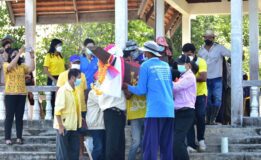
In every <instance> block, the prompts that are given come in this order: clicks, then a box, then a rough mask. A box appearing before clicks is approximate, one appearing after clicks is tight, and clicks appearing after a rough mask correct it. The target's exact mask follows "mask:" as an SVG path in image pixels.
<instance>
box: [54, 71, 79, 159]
mask: <svg viewBox="0 0 261 160" xmlns="http://www.w3.org/2000/svg"><path fill="white" fill-rule="evenodd" d="M80 84H81V72H80V71H79V70H78V69H71V70H70V71H69V73H68V81H67V82H66V84H65V85H63V86H62V87H61V88H59V90H58V92H57V95H56V100H55V111H54V114H55V117H54V128H55V129H57V134H56V160H65V159H70V160H71V159H75V160H76V159H77V160H78V159H79V145H80V144H79V143H80V142H79V135H78V132H77V130H78V129H79V128H81V127H82V116H81V112H82V106H81V105H82V104H81V102H80V96H79V91H78V88H77V86H79V85H80Z"/></svg>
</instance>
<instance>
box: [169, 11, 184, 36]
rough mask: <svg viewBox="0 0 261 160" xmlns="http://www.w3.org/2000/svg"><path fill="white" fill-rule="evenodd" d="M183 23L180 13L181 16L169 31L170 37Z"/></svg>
mask: <svg viewBox="0 0 261 160" xmlns="http://www.w3.org/2000/svg"><path fill="white" fill-rule="evenodd" d="M181 23H182V16H181V15H180V16H179V18H178V19H177V21H176V22H175V24H174V26H173V27H172V28H171V30H170V31H169V33H170V37H172V36H173V35H174V34H175V33H176V31H177V29H178V28H179V26H180V25H181Z"/></svg>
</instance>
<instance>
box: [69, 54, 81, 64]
mask: <svg viewBox="0 0 261 160" xmlns="http://www.w3.org/2000/svg"><path fill="white" fill-rule="evenodd" d="M69 61H70V62H72V63H73V62H77V61H79V62H80V61H81V60H80V57H79V56H78V55H72V56H71V57H70V59H69Z"/></svg>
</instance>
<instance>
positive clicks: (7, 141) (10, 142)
mask: <svg viewBox="0 0 261 160" xmlns="http://www.w3.org/2000/svg"><path fill="white" fill-rule="evenodd" d="M5 144H6V145H9V146H10V145H12V144H13V143H12V141H11V140H10V139H8V140H6V141H5Z"/></svg>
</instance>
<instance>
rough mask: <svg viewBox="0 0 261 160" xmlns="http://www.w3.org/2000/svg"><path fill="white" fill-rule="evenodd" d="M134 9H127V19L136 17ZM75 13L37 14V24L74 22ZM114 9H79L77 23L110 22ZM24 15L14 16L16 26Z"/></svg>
mask: <svg viewBox="0 0 261 160" xmlns="http://www.w3.org/2000/svg"><path fill="white" fill-rule="evenodd" d="M137 11H138V9H136V10H134V9H133V10H129V11H128V19H129V20H135V19H138V17H137ZM74 17H75V14H74V12H72V13H71V14H69V13H68V14H65V13H64V14H59V15H38V17H37V24H64V23H75V18H74ZM114 17H115V11H114V10H111V11H104V12H86V13H84V12H80V11H79V23H83V22H112V21H114V20H115V18H114ZM24 22H25V21H24V17H16V26H23V25H24Z"/></svg>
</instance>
